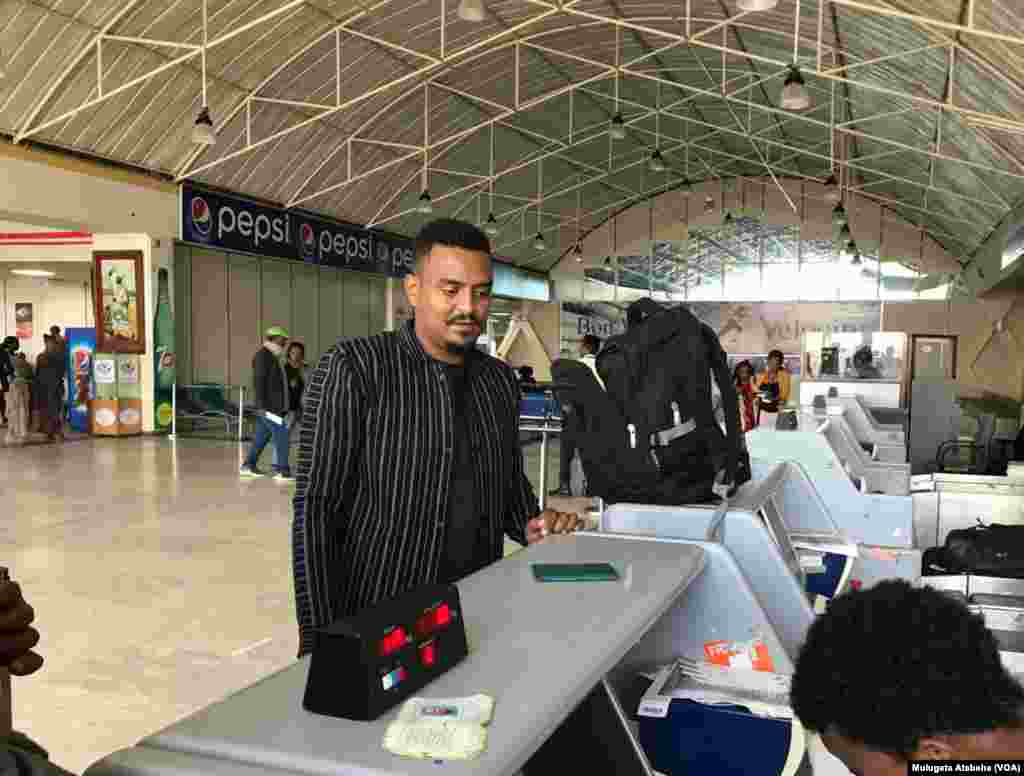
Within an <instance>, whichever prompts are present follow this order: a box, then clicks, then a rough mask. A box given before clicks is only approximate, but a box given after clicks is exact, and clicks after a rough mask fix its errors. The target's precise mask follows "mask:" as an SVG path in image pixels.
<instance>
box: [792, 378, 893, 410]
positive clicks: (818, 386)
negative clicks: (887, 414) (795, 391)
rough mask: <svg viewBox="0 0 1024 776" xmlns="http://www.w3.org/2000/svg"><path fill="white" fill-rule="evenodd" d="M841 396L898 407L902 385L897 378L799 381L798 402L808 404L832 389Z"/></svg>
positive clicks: (827, 393) (878, 404)
mask: <svg viewBox="0 0 1024 776" xmlns="http://www.w3.org/2000/svg"><path fill="white" fill-rule="evenodd" d="M833 388H834V389H835V391H836V392H837V393H838V394H839V395H840V396H842V397H849V396H860V397H861V398H863V399H864V401H866V402H867V403H868V404H872V405H876V406H879V407H899V406H900V399H901V397H902V390H903V386H902V384H901V383H900V381H899V380H854V379H849V378H840V377H837V378H834V379H831V378H825V377H819V378H818V379H816V380H809V379H807V378H806V377H805V378H804V379H803V380H801V381H800V404H801V405H804V406H806V405H809V404H811V403H813V402H814V397H815V396H828V395H829V392H830V391H831V390H832V389H833Z"/></svg>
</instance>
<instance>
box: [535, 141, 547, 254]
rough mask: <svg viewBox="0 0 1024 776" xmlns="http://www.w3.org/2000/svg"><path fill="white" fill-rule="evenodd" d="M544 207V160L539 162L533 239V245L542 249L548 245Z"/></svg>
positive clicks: (539, 249)
mask: <svg viewBox="0 0 1024 776" xmlns="http://www.w3.org/2000/svg"><path fill="white" fill-rule="evenodd" d="M542 207H544V160H543V159H540V160H539V161H538V162H537V236H536V237H535V238H534V239H533V247H534V248H536V249H537V250H538V251H542V250H544V249H545V248H547V247H548V245H547V243H546V242H544V230H543V229H542V228H541V225H540V215H541V213H540V210H541V208H542Z"/></svg>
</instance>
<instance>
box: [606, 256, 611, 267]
mask: <svg viewBox="0 0 1024 776" xmlns="http://www.w3.org/2000/svg"><path fill="white" fill-rule="evenodd" d="M604 265H605V266H606V267H608V268H609V269H611V266H612V257H611V256H605V257H604Z"/></svg>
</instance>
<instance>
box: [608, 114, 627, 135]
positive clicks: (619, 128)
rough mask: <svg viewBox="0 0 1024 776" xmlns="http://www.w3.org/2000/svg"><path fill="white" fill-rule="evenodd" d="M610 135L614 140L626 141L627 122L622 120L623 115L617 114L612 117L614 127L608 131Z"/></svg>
mask: <svg viewBox="0 0 1024 776" xmlns="http://www.w3.org/2000/svg"><path fill="white" fill-rule="evenodd" d="M608 134H609V135H611V136H612V138H613V139H614V140H625V139H626V122H625V121H623V120H622V114H621V113H616V114H615V115H614V116H612V125H611V128H610V129H609V130H608Z"/></svg>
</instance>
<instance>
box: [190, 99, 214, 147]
mask: <svg viewBox="0 0 1024 776" xmlns="http://www.w3.org/2000/svg"><path fill="white" fill-rule="evenodd" d="M192 142H193V143H195V144H196V145H204V146H212V145H213V144H215V143H216V142H217V135H216V134H214V131H213V119H211V118H210V109H209V108H207V107H206V106H205V105H204V106H203V108H202V110H200V111H199V115H198V116H196V123H195V125H193V127H192Z"/></svg>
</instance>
